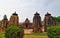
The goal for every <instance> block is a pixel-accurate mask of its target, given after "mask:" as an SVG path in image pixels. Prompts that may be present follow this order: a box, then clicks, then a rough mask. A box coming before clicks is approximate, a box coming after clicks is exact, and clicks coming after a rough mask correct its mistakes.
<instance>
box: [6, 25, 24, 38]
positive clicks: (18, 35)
mask: <svg viewBox="0 0 60 38" xmlns="http://www.w3.org/2000/svg"><path fill="white" fill-rule="evenodd" d="M23 36H24V30H23V29H22V28H19V27H17V26H10V27H8V28H7V29H6V30H5V37H6V38H23Z"/></svg>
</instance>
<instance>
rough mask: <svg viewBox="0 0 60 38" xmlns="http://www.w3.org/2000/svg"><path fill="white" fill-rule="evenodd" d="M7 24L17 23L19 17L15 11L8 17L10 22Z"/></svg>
mask: <svg viewBox="0 0 60 38" xmlns="http://www.w3.org/2000/svg"><path fill="white" fill-rule="evenodd" d="M9 25H16V26H18V25H19V18H18V14H17V13H16V12H15V13H13V14H12V16H11V17H10V24H9Z"/></svg>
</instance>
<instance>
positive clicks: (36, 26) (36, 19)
mask: <svg viewBox="0 0 60 38" xmlns="http://www.w3.org/2000/svg"><path fill="white" fill-rule="evenodd" d="M41 27H42V23H41V17H40V14H39V13H38V12H36V13H35V14H34V17H33V29H34V32H42V29H41Z"/></svg>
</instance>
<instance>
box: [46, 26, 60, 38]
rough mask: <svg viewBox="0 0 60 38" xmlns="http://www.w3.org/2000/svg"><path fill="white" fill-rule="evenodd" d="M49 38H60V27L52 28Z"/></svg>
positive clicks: (49, 31) (49, 29) (49, 30)
mask: <svg viewBox="0 0 60 38" xmlns="http://www.w3.org/2000/svg"><path fill="white" fill-rule="evenodd" d="M47 34H48V37H49V38H60V26H51V27H49V28H48V32H47Z"/></svg>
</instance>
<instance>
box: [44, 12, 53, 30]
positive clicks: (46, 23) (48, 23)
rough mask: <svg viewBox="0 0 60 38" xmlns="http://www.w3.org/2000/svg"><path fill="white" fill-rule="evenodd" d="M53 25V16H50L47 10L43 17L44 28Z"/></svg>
mask: <svg viewBox="0 0 60 38" xmlns="http://www.w3.org/2000/svg"><path fill="white" fill-rule="evenodd" d="M51 25H53V17H52V16H51V14H49V13H48V12H47V14H45V18H44V29H45V31H47V27H49V26H51Z"/></svg>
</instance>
